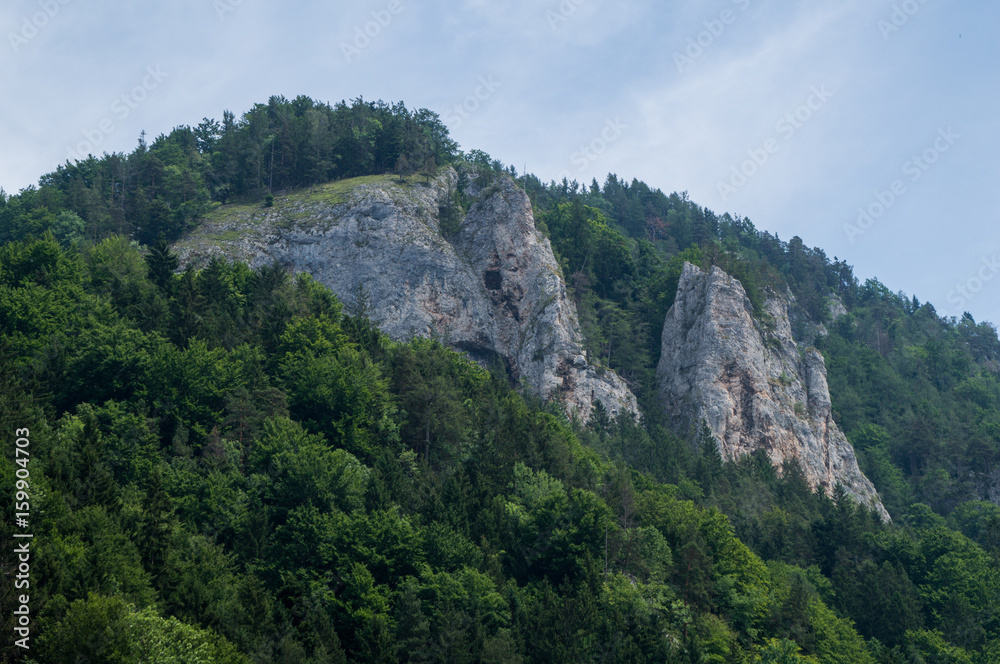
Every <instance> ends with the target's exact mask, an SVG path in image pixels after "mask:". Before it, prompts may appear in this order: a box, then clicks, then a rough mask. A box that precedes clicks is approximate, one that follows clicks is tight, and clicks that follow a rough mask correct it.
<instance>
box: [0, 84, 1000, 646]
mask: <svg viewBox="0 0 1000 664" xmlns="http://www.w3.org/2000/svg"><path fill="white" fill-rule="evenodd" d="M171 247H173V249H172V248H171ZM179 254H180V256H179ZM182 263H183V265H182ZM362 285H363V286H364V287H363V288H362V287H361V286H362ZM383 330H385V331H383ZM387 332H388V334H387ZM588 382H589V383H590V386H589V387H588V386H587V383H588ZM623 385H624V386H627V388H628V390H629V392H630V393H631V394H632V395H634V399H635V401H634V403H635V404H636V408H637V410H633V409H632V407H631V404H632V403H633V402H632V399H631V398H630V397H629V393H628V392H625V391H624V389H623V388H622V386H623ZM591 395H593V398H592V397H591ZM545 396H548V397H550V398H549V399H548V400H545V399H544V398H543V397H545ZM560 401H561V403H560ZM588 406H589V407H590V411H589V416H588V417H586V419H584V418H582V417H571V416H570V415H572V414H573V413H574V412H576V413H577V414H581V413H584V412H585V410H586V408H587V407H588ZM616 408H617V411H616ZM0 422H3V423H4V425H5V426H7V430H8V431H9V432H13V433H12V435H16V436H18V438H16V439H15V438H11V439H9V440H12V446H11V448H10V450H11V453H10V454H4V455H0V480H2V481H0V484H2V485H3V486H10V487H14V488H16V489H17V492H19V493H18V495H17V496H15V497H16V498H17V502H18V505H17V506H16V509H17V510H18V512H19V513H17V514H16V516H17V519H15V520H10V519H0V533H2V536H3V538H4V539H5V540H10V541H15V542H17V541H20V542H21V544H19V545H18V547H19V548H20V549H21V550H23V549H24V548H27V549H28V551H26V552H24V554H28V555H27V556H26V557H28V558H29V559H28V560H25V559H24V557H21V558H18V557H17V556H19V555H23V554H19V553H15V550H14V548H11V547H8V548H4V549H3V551H2V552H0V567H2V568H3V569H4V570H14V569H17V570H18V574H17V576H20V575H24V576H26V577H30V578H27V579H26V580H25V579H21V578H18V579H14V578H13V577H11V575H6V576H5V577H4V578H3V579H0V603H6V604H5V605H10V606H13V607H15V609H14V610H12V611H9V612H5V613H4V615H3V616H2V618H0V628H2V629H0V634H2V635H3V636H0V662H2V663H3V664H7V662H11V663H13V662H14V661H22V660H23V661H25V662H28V663H29V664H31V663H33V662H38V663H40V662H45V663H46V664H47V663H49V662H52V663H55V664H60V663H62V662H67V663H70V662H76V661H79V660H80V659H81V658H82V659H89V660H93V661H115V662H123V663H124V662H132V661H160V660H163V661H166V660H167V659H171V660H177V661H181V660H185V658H187V659H191V658H192V657H194V658H196V659H198V661H205V662H225V663H226V664H229V663H233V664H237V663H238V664H246V663H248V662H254V663H260V664H264V663H265V662H272V661H282V662H295V663H301V664H313V663H316V664H318V663H319V662H335V663H337V664H351V663H358V664H360V663H361V662H386V663H390V662H432V661H449V662H490V663H493V664H526V663H531V664H535V663H538V664H541V663H543V662H544V663H545V664H548V663H550V662H565V663H567V664H568V663H570V662H589V661H593V662H636V663H639V662H669V663H671V664H672V663H675V662H676V663H678V664H679V663H681V662H693V661H697V662H746V663H750V662H762V663H763V662H796V663H798V664H816V663H817V662H820V663H822V664H842V663H844V662H851V663H852V664H855V663H858V664H897V663H899V662H949V663H956V664H986V663H988V662H995V661H1000V608H998V607H1000V604H998V603H997V602H996V601H995V598H996V597H998V596H1000V575H998V574H997V572H996V569H997V565H996V562H997V561H998V560H1000V537H998V535H997V533H998V532H1000V505H997V504H996V502H994V501H996V500H997V495H998V492H997V489H996V487H997V485H998V482H997V477H998V476H1000V338H998V336H997V331H996V328H995V327H994V326H993V325H992V324H990V323H987V322H982V321H978V322H977V321H975V320H974V319H973V318H972V316H970V315H967V314H966V315H963V316H962V317H960V318H953V317H942V316H940V315H939V314H938V313H937V311H936V310H935V309H934V307H933V306H932V305H930V304H929V303H926V302H921V301H919V300H918V299H917V298H916V297H915V296H912V295H906V294H904V293H902V292H893V291H892V290H890V289H889V288H888V287H886V286H885V285H884V284H882V283H880V282H879V281H877V280H874V279H870V280H867V281H860V280H858V279H857V278H856V277H855V276H854V274H853V270H852V268H851V266H850V265H848V264H847V262H846V261H845V260H843V259H840V258H837V257H833V258H830V257H828V256H827V255H826V254H825V253H824V252H823V250H822V249H820V248H810V247H808V246H807V245H806V244H805V242H804V241H803V240H802V239H801V238H798V237H792V238H791V239H788V240H781V239H779V238H778V237H777V236H776V235H773V234H771V233H768V232H766V231H763V230H759V229H758V228H757V227H756V226H755V225H754V224H753V223H751V221H750V220H749V219H746V218H744V217H740V216H738V215H736V216H734V215H730V214H716V213H715V212H713V211H712V210H709V209H707V208H704V207H702V206H699V205H698V204H696V203H695V202H693V201H691V200H689V199H688V197H687V195H686V194H684V193H683V192H680V193H672V194H666V193H664V192H663V191H661V190H660V189H656V188H654V187H651V186H649V185H647V184H646V183H644V182H641V181H639V180H635V179H634V180H631V181H628V180H624V179H622V178H620V177H619V176H618V175H615V174H609V175H608V177H607V178H606V180H605V181H604V182H600V183H599V182H597V181H596V180H595V181H593V182H591V183H590V184H581V183H579V182H570V181H565V180H564V181H562V182H549V183H543V182H542V181H541V180H539V179H538V178H537V177H535V176H533V175H531V174H519V173H517V172H516V170H515V169H513V168H512V167H508V166H504V165H503V164H502V163H500V162H499V161H497V160H494V159H492V158H490V157H489V155H486V154H485V153H482V152H478V151H476V150H471V151H469V152H460V151H459V150H458V149H457V146H456V145H455V144H454V142H453V141H452V140H451V139H450V138H449V137H448V132H447V128H446V127H445V126H444V125H443V123H441V122H440V119H439V118H438V117H437V116H436V114H434V113H432V112H430V111H427V110H426V109H421V110H410V109H408V108H406V107H405V106H403V105H402V104H393V105H389V104H385V103H383V102H367V101H363V100H360V99H359V100H355V101H353V102H351V103H350V104H348V103H346V102H342V103H339V104H336V105H330V104H325V103H319V102H316V101H314V100H312V99H309V98H307V97H299V98H296V99H294V100H286V99H284V98H281V97H273V98H271V99H270V100H268V102H267V103H266V104H257V105H255V106H254V107H253V108H252V109H251V110H249V111H248V112H247V113H245V114H244V115H243V116H242V117H240V118H237V117H236V116H235V115H234V114H232V113H229V112H226V113H224V114H223V117H222V121H221V122H216V121H215V120H210V119H206V120H205V121H203V122H202V123H200V124H199V125H197V126H196V127H187V126H179V127H177V128H175V129H174V130H173V131H171V132H170V133H169V134H168V135H163V136H158V137H157V138H156V139H154V140H153V141H151V142H149V143H147V142H146V141H145V140H144V139H142V140H140V142H139V145H138V147H137V148H136V149H135V150H134V151H133V152H131V153H129V154H114V155H103V156H101V157H88V158H87V159H86V160H83V161H80V162H76V163H67V164H65V165H64V166H61V167H59V168H58V169H57V170H56V171H55V172H53V173H49V174H46V175H44V176H42V178H41V179H40V181H39V184H38V186H37V187H31V188H27V189H25V190H22V191H21V192H20V193H18V194H17V195H14V196H8V195H6V194H4V193H3V192H2V191H0ZM703 424H704V426H702V425H703ZM845 439H846V441H847V442H849V443H850V446H848V445H847V442H845ZM15 443H16V444H15ZM852 449H853V452H852ZM15 452H16V454H15ZM855 461H856V464H855ZM795 462H797V463H795ZM865 478H868V480H870V481H871V482H870V484H868V483H867V481H866V480H865ZM838 485H839V486H841V487H843V490H840V489H838V488H837V486H838ZM872 488H874V489H875V490H877V494H875V493H873V491H872ZM883 508H884V511H883ZM886 512H888V513H889V514H891V515H892V520H888V519H886V518H885V514H886ZM28 534H31V535H32V537H31V538H28V537H23V538H17V539H15V536H16V535H28ZM12 581H17V582H21V581H26V582H27V581H30V591H29V590H28V589H27V586H26V587H25V589H15V584H14V583H12ZM22 593H23V594H22ZM29 593H30V597H29ZM25 621H27V623H28V624H27V625H25V624H24V623H25ZM24 633H27V636H23V638H24V639H26V640H27V641H30V651H27V652H26V653H24V654H25V655H26V657H18V655H19V654H21V653H20V651H21V650H23V649H22V648H18V647H17V646H16V645H14V640H15V639H21V638H22V635H23V634H24ZM27 641H25V645H28V643H27ZM185 661H186V660H185Z"/></svg>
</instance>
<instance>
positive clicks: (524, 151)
mask: <svg viewBox="0 0 1000 664" xmlns="http://www.w3.org/2000/svg"><path fill="white" fill-rule="evenodd" d="M0 26H2V30H3V43H0V54H2V55H0V81H2V90H3V92H2V95H3V96H2V99H3V101H2V103H0V150H2V152H0V155H2V156H0V185H2V186H3V187H4V188H5V189H6V190H7V191H8V192H15V191H17V190H19V189H20V188H22V187H24V186H26V185H28V184H32V183H34V182H36V181H37V179H38V177H39V176H40V175H42V174H43V173H46V172H48V171H50V170H52V169H53V168H54V167H55V166H56V165H57V164H58V163H61V162H63V161H65V160H66V159H67V158H71V157H72V156H73V155H74V154H81V156H83V155H84V154H85V152H86V150H87V149H88V147H89V145H90V144H97V147H96V149H94V152H95V153H100V152H103V151H130V150H131V149H133V148H134V146H135V144H136V141H137V138H138V135H139V132H140V131H142V130H145V131H146V132H147V133H148V134H150V135H151V136H155V135H157V134H159V133H161V132H166V131H169V130H170V129H171V128H172V127H173V126H175V125H178V124H196V123H197V122H199V121H200V120H201V119H202V118H203V117H206V116H207V117H215V118H221V116H222V111H223V110H224V109H230V110H232V111H234V112H235V113H236V114H237V115H240V114H242V112H243V111H245V110H247V109H248V108H249V107H250V106H251V105H252V104H253V103H255V102H265V101H266V100H267V98H268V97H269V96H270V95H273V94H281V95H285V96H286V97H290V98H291V97H294V96H296V95H299V94H305V95H309V96H311V97H314V98H316V99H320V100H323V101H330V102H336V101H339V100H341V99H351V98H355V97H358V96H363V97H364V98H366V99H379V98H381V99H385V100H386V101H399V100H402V101H405V102H406V104H407V105H409V106H410V107H426V108H429V109H431V110H434V111H437V112H438V113H440V114H441V115H442V117H443V118H444V119H445V121H446V122H447V124H448V125H449V126H450V128H451V130H452V134H453V136H454V137H455V138H456V140H458V141H459V143H460V144H461V145H462V147H463V148H464V149H466V150H468V149H472V148H479V149H482V150H485V151H487V152H489V153H490V154H492V155H493V156H494V157H498V158H500V159H502V160H503V161H504V162H506V163H513V164H515V165H516V166H517V168H518V170H521V169H522V167H523V166H524V165H527V169H528V170H529V171H531V172H534V173H536V174H537V175H538V176H540V177H541V178H542V179H543V180H550V179H558V178H561V177H562V176H563V175H567V176H569V177H570V178H571V179H572V178H577V179H579V180H580V181H583V182H588V183H589V182H590V180H591V178H594V177H596V178H597V179H598V180H600V181H603V180H604V177H605V176H606V175H607V173H608V172H614V173H617V174H618V175H619V176H620V177H624V178H628V179H631V178H633V177H635V178H639V179H642V180H645V181H646V182H647V183H649V184H650V185H653V186H656V187H660V188H661V189H663V190H664V191H666V192H668V193H669V192H671V191H687V192H689V194H690V196H691V198H692V200H694V201H695V202H697V203H700V204H701V205H704V206H706V207H708V208H711V209H713V210H715V211H716V212H718V213H722V212H727V211H728V212H731V213H733V214H742V215H744V216H746V217H749V218H750V219H751V220H752V221H753V222H754V223H755V224H756V225H757V227H758V228H761V229H766V230H769V231H772V232H776V233H778V234H779V235H780V237H781V238H783V239H788V238H790V237H791V236H793V235H799V236H801V237H802V238H803V239H804V240H805V242H806V243H807V244H808V245H810V246H819V247H822V248H823V249H824V250H825V251H826V252H827V253H828V255H830V256H831V257H833V256H838V257H840V258H843V259H845V260H847V262H848V263H850V264H852V265H854V266H855V269H856V272H857V274H858V275H859V277H861V278H866V277H870V276H877V277H878V278H879V279H881V280H882V281H883V282H884V283H885V284H886V285H887V286H889V288H891V289H893V290H905V291H906V292H908V293H912V294H916V295H917V296H918V297H920V298H921V300H930V301H931V302H933V303H934V304H935V306H936V307H937V309H938V311H939V313H941V314H943V315H961V313H962V311H963V310H968V311H971V312H972V313H973V315H975V316H976V318H977V319H980V320H981V319H988V320H992V321H995V322H1000V225H998V221H1000V218H998V217H1000V212H998V205H997V191H998V185H1000V159H998V156H1000V68H998V64H997V63H998V62H1000V40H998V35H1000V3H998V2H997V1H996V0H964V1H963V2H959V1H958V0H905V1H904V0H895V1H890V0H837V1H836V2H819V1H813V2H804V1H803V2H796V1H794V0H781V1H778V0H713V1H711V2H694V1H688V0H674V1H663V0H658V1H655V2H654V1H653V0H648V1H646V2H636V1H631V0H624V1H622V0H619V1H614V2H613V1H611V0H563V1H562V2H560V1H559V0H551V1H544V0H542V1H538V0H533V1H531V2H528V1H526V0H512V1H510V2H503V1H499V0H493V1H486V0H464V1H456V2H449V3H445V2H417V1H416V0H392V1H390V0H373V1H367V2H315V1H308V0H307V1H303V2H281V3H279V2H274V1H270V2H268V1H265V0H173V1H172V2H170V3H165V2H164V3H138V2H111V1H101V0H94V1H92V2H84V1H83V0H33V1H29V0H8V1H7V2H5V3H3V5H2V7H0ZM366 31H367V33H368V34H365V32H366ZM477 97H478V98H477ZM80 148H83V150H84V152H83V153H80V152H79V150H80ZM862 211H864V212H865V213H866V214H867V216H866V217H865V216H862Z"/></svg>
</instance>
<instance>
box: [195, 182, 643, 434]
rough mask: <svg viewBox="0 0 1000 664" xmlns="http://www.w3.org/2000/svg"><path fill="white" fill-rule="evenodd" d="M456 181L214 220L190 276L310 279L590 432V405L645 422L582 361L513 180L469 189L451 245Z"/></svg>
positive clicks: (337, 188) (556, 277) (394, 330)
mask: <svg viewBox="0 0 1000 664" xmlns="http://www.w3.org/2000/svg"><path fill="white" fill-rule="evenodd" d="M456 179H457V175H456V173H455V171H454V170H452V169H450V168H449V169H445V170H444V171H443V172H442V175H440V176H439V177H438V178H436V179H434V180H432V181H430V182H426V183H425V182H422V181H421V180H419V179H414V178H411V179H409V180H408V181H407V182H399V181H398V180H397V179H396V178H391V177H374V178H362V179H359V180H357V181H346V182H341V183H332V184H331V185H326V186H324V187H319V188H317V189H315V190H313V191H311V192H306V193H301V194H298V195H292V196H287V197H279V198H277V199H276V200H275V203H274V207H273V208H269V209H261V208H250V207H246V206H244V207H243V208H240V209H237V211H235V212H234V211H233V209H229V210H228V211H226V212H225V213H223V212H221V211H220V212H217V213H216V214H213V215H211V216H210V218H209V219H208V220H207V221H206V222H205V223H204V224H202V225H201V226H200V227H199V228H198V229H196V230H195V231H194V232H193V233H192V234H191V235H190V236H188V237H186V238H184V239H183V240H182V241H181V242H179V243H178V244H177V245H176V247H175V250H176V251H177V253H178V254H179V256H180V257H181V263H182V265H186V264H194V265H196V266H198V265H203V264H204V263H205V262H206V261H207V260H208V258H210V257H211V256H212V255H221V256H224V257H226V258H228V259H236V260H243V261H245V262H247V263H249V264H250V265H251V266H252V267H256V266H259V265H261V264H264V263H269V262H272V261H275V260H276V261H278V262H279V263H281V264H283V265H286V266H288V268H289V269H292V270H294V271H305V272H308V273H310V274H311V275H312V276H313V277H315V278H316V279H317V280H318V281H320V282H322V283H323V284H326V285H327V286H329V287H330V288H331V289H332V290H333V291H334V292H335V293H336V294H337V295H338V297H340V298H341V300H342V301H344V302H345V303H346V304H347V305H348V308H350V306H351V305H352V303H354V302H356V301H357V300H358V299H359V297H361V298H363V299H364V300H365V301H366V302H367V303H368V304H369V306H370V309H369V311H368V315H369V316H370V317H371V318H372V319H373V320H374V321H375V322H376V323H378V325H379V326H380V327H381V329H382V330H384V331H385V332H386V333H387V334H388V335H389V336H390V337H392V338H394V339H408V338H412V337H413V336H418V335H419V336H437V337H439V338H441V339H442V340H443V341H444V342H445V343H447V344H449V345H451V346H452V347H454V348H456V349H459V350H461V351H464V352H465V353H467V354H468V355H469V356H470V357H472V358H473V359H475V360H477V361H480V362H484V363H485V362H490V361H492V360H494V359H495V358H497V357H499V358H500V359H501V360H502V361H503V362H504V364H505V365H506V367H507V369H508V371H509V372H510V374H511V375H512V376H513V377H514V378H515V379H516V380H518V381H523V382H524V383H525V384H526V385H527V386H529V387H530V388H531V389H533V390H534V391H535V392H536V393H538V394H540V395H542V396H544V397H546V398H556V399H560V400H562V401H563V403H564V404H565V407H566V409H567V411H568V412H573V411H575V412H576V413H578V414H579V416H580V417H582V418H584V419H586V418H587V417H589V414H590V410H591V404H592V402H593V400H595V399H596V400H600V401H601V402H602V403H603V404H604V406H605V408H606V409H607V410H608V411H610V412H612V413H619V412H621V411H623V410H631V411H634V412H637V411H638V407H637V405H636V400H635V396H634V395H633V394H632V393H631V391H630V390H629V389H628V387H627V386H626V385H625V383H624V381H622V380H621V378H619V377H618V376H617V375H615V374H614V373H613V372H612V371H610V370H600V369H598V368H596V367H594V366H592V365H591V364H590V363H589V362H588V361H587V358H586V353H585V351H584V350H583V344H582V341H583V338H582V335H581V332H580V326H579V322H578V319H577V314H576V309H575V306H574V304H573V301H572V299H570V298H569V297H568V296H567V292H566V286H565V283H564V281H563V279H562V276H561V273H560V269H559V265H558V263H557V262H556V259H555V257H554V255H553V253H552V248H551V245H550V244H549V241H548V239H547V238H546V237H545V236H544V235H542V234H541V233H540V232H539V231H538V230H537V229H536V227H535V222H534V216H533V214H532V210H531V202H530V200H529V199H528V196H527V194H525V192H524V191H523V190H521V189H520V188H519V187H517V185H516V184H515V183H514V182H513V181H512V180H511V179H510V178H507V177H499V178H498V179H497V180H496V181H495V182H494V183H493V184H491V185H489V186H488V187H486V188H485V189H479V188H477V187H473V188H472V189H471V190H470V191H472V193H474V199H475V202H474V203H473V204H472V205H471V206H470V207H469V210H468V213H467V214H466V215H465V216H464V219H462V220H461V224H460V225H459V226H458V228H457V232H455V233H454V234H453V235H451V236H449V237H445V236H444V235H443V234H442V231H441V224H440V219H439V217H440V214H439V209H440V208H441V206H443V205H445V204H446V203H447V201H448V200H449V196H450V194H451V192H452V191H453V190H454V187H455V186H456Z"/></svg>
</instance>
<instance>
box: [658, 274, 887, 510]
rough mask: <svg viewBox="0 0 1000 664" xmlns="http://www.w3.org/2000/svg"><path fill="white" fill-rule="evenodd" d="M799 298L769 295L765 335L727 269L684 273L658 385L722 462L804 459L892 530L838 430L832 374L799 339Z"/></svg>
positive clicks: (826, 486)
mask: <svg viewBox="0 0 1000 664" xmlns="http://www.w3.org/2000/svg"><path fill="white" fill-rule="evenodd" d="M790 298H791V296H790V294H789V295H787V296H785V297H781V296H777V295H773V294H772V295H770V296H769V297H768V299H767V302H766V309H767V313H768V314H769V316H770V319H771V320H772V321H773V328H772V327H771V325H770V323H769V324H768V325H767V326H765V325H764V324H762V323H761V322H760V321H758V320H756V319H755V318H754V317H753V307H752V305H751V303H750V300H749V299H748V298H747V296H746V293H745V292H744V290H743V286H742V285H741V284H740V282H739V281H738V280H736V279H734V278H733V277H731V276H729V275H728V274H726V273H725V272H724V271H722V270H721V269H719V268H718V267H712V268H711V269H710V270H702V269H700V268H698V267H696V266H694V265H691V264H690V263H685V264H684V269H683V272H682V273H681V278H680V282H679V284H678V288H677V297H676V299H675V301H674V304H673V306H672V307H671V308H670V310H669V311H668V312H667V316H666V320H665V322H664V326H663V337H662V344H663V346H662V354H661V357H660V362H659V365H658V366H657V382H658V386H659V391H660V396H661V398H662V400H663V404H664V406H665V407H666V409H667V412H668V413H669V414H670V416H671V418H672V420H673V421H674V423H675V424H676V425H677V426H679V427H684V428H689V427H691V426H697V425H698V423H700V422H701V421H702V420H704V421H705V422H706V423H707V424H708V428H709V429H710V430H711V433H712V435H713V436H714V437H715V440H716V442H717V443H718V446H719V451H720V453H721V454H722V455H723V457H725V458H728V459H734V458H738V457H740V456H742V455H744V454H748V453H751V452H754V451H756V450H758V449H763V450H765V451H766V452H767V454H768V456H769V457H770V458H771V461H772V463H773V464H774V465H775V466H776V467H780V466H781V464H782V463H783V462H784V461H785V460H789V459H798V461H799V463H800V465H801V466H802V469H803V471H804V472H805V475H806V478H807V479H808V481H809V483H810V484H811V485H812V486H813V487H814V488H816V487H819V488H822V489H823V490H824V491H825V492H826V493H827V494H828V495H829V494H831V493H832V492H833V489H834V487H835V486H836V485H837V483H840V484H841V485H843V487H844V490H845V491H846V492H847V494H848V495H850V496H852V497H853V498H854V499H856V500H858V501H859V502H861V503H862V504H865V505H868V506H870V507H872V508H874V509H876V510H877V511H878V512H879V514H880V515H881V516H882V518H883V519H884V520H887V521H888V520H889V514H888V512H886V510H885V508H884V507H883V505H882V502H881V501H880V500H879V497H878V493H877V492H876V491H875V487H874V486H873V485H872V483H871V482H870V481H869V480H868V478H867V477H865V476H864V474H863V473H862V472H861V470H860V468H858V462H857V458H856V457H855V454H854V448H853V447H851V444H850V443H849V442H848V440H847V438H846V437H845V436H844V434H843V433H842V432H841V431H840V429H839V428H838V427H837V425H836V423H835V422H834V421H833V416H832V414H831V404H830V392H829V389H828V387H827V382H826V364H825V362H824V360H823V356H822V355H821V354H820V353H819V351H817V350H816V349H815V348H812V347H806V346H804V345H799V344H797V343H796V342H795V339H794V338H793V335H792V328H791V324H790V323H789V317H788V309H789V304H790V303H791V300H790Z"/></svg>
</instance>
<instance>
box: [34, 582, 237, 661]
mask: <svg viewBox="0 0 1000 664" xmlns="http://www.w3.org/2000/svg"><path fill="white" fill-rule="evenodd" d="M50 620H51V619H50ZM32 655H33V656H37V658H38V659H37V660H35V661H38V662H52V663H53V664H60V663H63V662H65V663H66V664H70V663H75V662H79V661H81V658H82V659H83V660H84V661H100V662H109V663H113V664H117V663H119V662H120V663H121V664H130V663H131V662H138V661H143V662H150V663H151V664H195V663H201V662H206V663H210V664H215V663H218V664H240V663H242V662H249V661H250V660H249V658H248V657H246V656H245V655H242V654H240V653H239V652H238V651H237V650H236V649H235V648H234V647H233V646H232V644H230V643H229V642H227V641H226V640H225V639H223V638H220V637H218V636H217V635H215V634H212V633H211V632H208V631H206V630H200V629H197V628H195V627H192V626H190V625H186V624H184V623H183V622H181V621H179V620H177V619H176V618H172V617H171V618H163V617H161V616H159V615H157V613H156V611H154V610H153V609H152V608H146V609H143V610H138V609H136V608H135V607H134V606H132V605H131V604H127V603H126V602H125V601H123V600H122V599H121V598H118V597H102V596H99V595H90V596H89V597H88V598H87V599H85V600H84V599H81V600H77V601H76V602H73V603H72V604H70V606H69V608H68V610H67V611H66V614H65V616H63V617H62V618H60V619H58V620H55V621H52V624H51V627H49V628H48V629H47V630H46V631H45V633H44V634H43V635H42V636H41V637H40V638H39V640H38V644H37V653H36V651H35V650H32Z"/></svg>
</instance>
